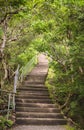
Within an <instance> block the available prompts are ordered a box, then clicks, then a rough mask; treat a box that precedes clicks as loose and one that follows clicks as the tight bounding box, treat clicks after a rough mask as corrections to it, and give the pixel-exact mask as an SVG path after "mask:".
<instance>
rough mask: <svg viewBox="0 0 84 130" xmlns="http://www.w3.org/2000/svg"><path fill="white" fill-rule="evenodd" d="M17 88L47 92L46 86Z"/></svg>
mask: <svg viewBox="0 0 84 130" xmlns="http://www.w3.org/2000/svg"><path fill="white" fill-rule="evenodd" d="M17 90H26V91H28V90H30V91H47V92H48V89H47V88H41V87H40V88H38V87H36V88H35V87H24V86H23V87H19V88H18V89H17Z"/></svg>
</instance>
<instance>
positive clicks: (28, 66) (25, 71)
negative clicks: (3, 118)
mask: <svg viewBox="0 0 84 130" xmlns="http://www.w3.org/2000/svg"><path fill="white" fill-rule="evenodd" d="M36 64H37V55H35V56H34V57H33V58H32V59H31V60H30V61H29V62H28V63H27V64H26V65H25V66H24V67H22V68H21V69H20V71H21V75H20V76H19V68H20V66H19V65H18V67H17V69H16V71H15V76H14V89H13V92H11V91H5V90H2V89H0V91H1V92H4V93H7V94H8V109H7V119H8V118H9V114H10V105H11V98H12V105H13V108H12V110H13V111H15V94H16V89H17V85H18V82H19V77H20V78H21V82H22V81H23V79H24V78H25V76H26V75H27V74H28V73H29V72H30V71H31V70H32V69H33V67H34V66H35V65H36Z"/></svg>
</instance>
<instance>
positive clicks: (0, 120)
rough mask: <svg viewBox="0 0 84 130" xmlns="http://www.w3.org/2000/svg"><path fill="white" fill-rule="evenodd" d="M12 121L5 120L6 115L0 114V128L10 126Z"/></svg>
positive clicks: (1, 129) (0, 129)
mask: <svg viewBox="0 0 84 130" xmlns="http://www.w3.org/2000/svg"><path fill="white" fill-rule="evenodd" d="M12 125H13V122H12V121H11V120H7V119H6V117H3V116H0V130H6V128H7V127H11V126H12Z"/></svg>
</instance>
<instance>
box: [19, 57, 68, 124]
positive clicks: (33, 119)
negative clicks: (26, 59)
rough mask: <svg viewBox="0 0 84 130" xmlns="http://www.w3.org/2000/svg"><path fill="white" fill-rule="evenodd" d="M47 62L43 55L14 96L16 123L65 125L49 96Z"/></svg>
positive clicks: (59, 111)
mask: <svg viewBox="0 0 84 130" xmlns="http://www.w3.org/2000/svg"><path fill="white" fill-rule="evenodd" d="M47 72H48V61H47V60H46V58H45V56H44V55H40V56H39V58H38V64H37V65H36V67H35V68H34V69H33V70H32V72H31V73H30V74H29V75H27V77H26V79H25V81H24V84H23V85H22V86H21V87H20V88H18V90H17V91H18V95H17V96H16V123H17V124H24V125H65V124H66V123H67V121H66V119H64V116H63V114H62V113H61V110H60V108H59V106H58V105H57V104H54V103H53V102H52V99H51V98H50V96H49V92H48V89H47V87H46V86H45V79H46V76H47Z"/></svg>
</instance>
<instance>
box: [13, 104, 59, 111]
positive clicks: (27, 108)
mask: <svg viewBox="0 0 84 130" xmlns="http://www.w3.org/2000/svg"><path fill="white" fill-rule="evenodd" d="M16 111H18V112H38V113H60V109H59V108H33V107H21V106H20V107H18V106H16Z"/></svg>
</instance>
